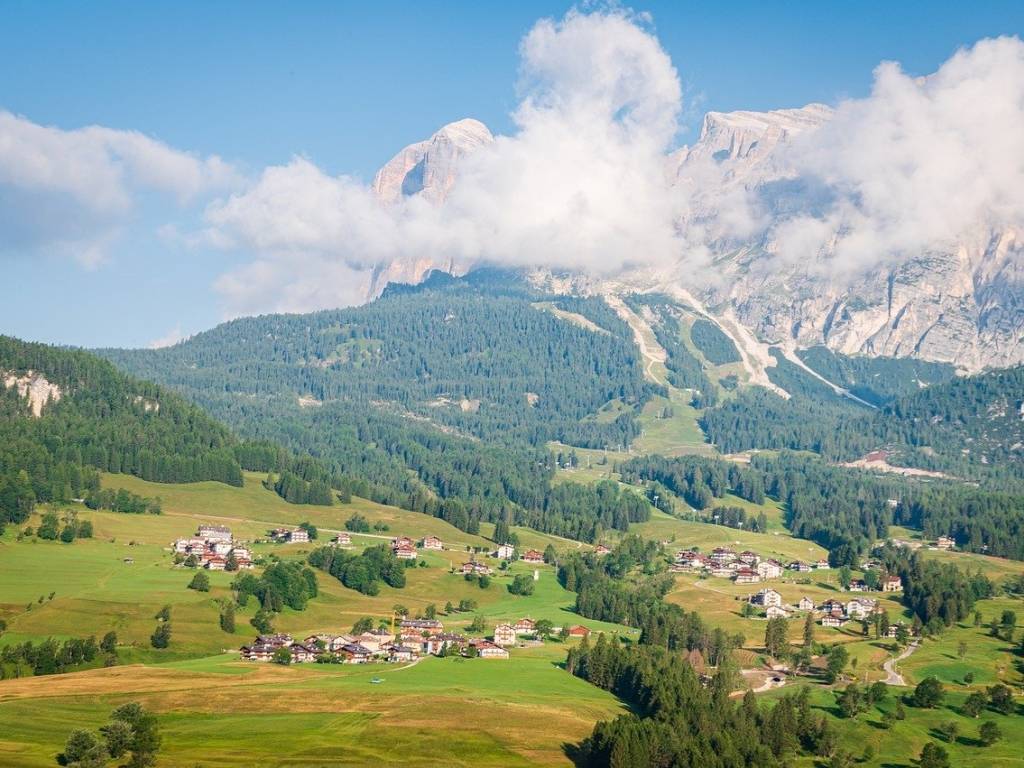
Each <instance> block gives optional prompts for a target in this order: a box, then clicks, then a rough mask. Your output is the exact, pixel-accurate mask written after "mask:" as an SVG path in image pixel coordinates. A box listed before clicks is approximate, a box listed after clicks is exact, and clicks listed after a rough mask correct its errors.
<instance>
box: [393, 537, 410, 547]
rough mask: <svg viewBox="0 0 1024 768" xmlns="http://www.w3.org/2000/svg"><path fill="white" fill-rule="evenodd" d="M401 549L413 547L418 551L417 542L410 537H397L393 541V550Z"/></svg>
mask: <svg viewBox="0 0 1024 768" xmlns="http://www.w3.org/2000/svg"><path fill="white" fill-rule="evenodd" d="M399 547H412V548H413V549H416V542H415V541H413V540H412V539H410V538H409V537H408V536H396V537H395V538H393V539H392V540H391V548H392V549H398V548H399Z"/></svg>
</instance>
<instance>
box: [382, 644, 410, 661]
mask: <svg viewBox="0 0 1024 768" xmlns="http://www.w3.org/2000/svg"><path fill="white" fill-rule="evenodd" d="M415 657H416V651H414V650H413V649H412V648H409V647H407V646H404V645H393V646H391V648H390V649H389V650H388V661H392V662H399V661H412V660H413V659H414V658H415Z"/></svg>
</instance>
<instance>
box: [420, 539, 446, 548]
mask: <svg viewBox="0 0 1024 768" xmlns="http://www.w3.org/2000/svg"><path fill="white" fill-rule="evenodd" d="M421 546H422V547H423V548H424V549H444V544H442V543H441V540H440V539H439V538H437V536H424V537H423V541H422V542H421Z"/></svg>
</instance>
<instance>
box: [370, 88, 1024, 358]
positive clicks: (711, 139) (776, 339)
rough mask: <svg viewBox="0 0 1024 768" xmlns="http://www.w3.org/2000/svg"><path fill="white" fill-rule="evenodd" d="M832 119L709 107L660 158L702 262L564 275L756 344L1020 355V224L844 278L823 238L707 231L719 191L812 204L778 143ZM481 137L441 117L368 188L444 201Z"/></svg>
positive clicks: (447, 264) (422, 267)
mask: <svg viewBox="0 0 1024 768" xmlns="http://www.w3.org/2000/svg"><path fill="white" fill-rule="evenodd" d="M831 117H832V110H831V109H830V108H829V107H826V106H824V105H820V104H810V105H808V106H806V107H803V108H801V109H784V110H775V111H771V112H732V113H718V112H711V113H708V115H707V116H706V117H705V119H704V123H703V126H702V130H701V134H700V138H699V139H698V140H697V141H696V142H695V143H694V144H693V146H690V147H683V148H682V149H680V150H678V151H676V152H674V153H672V154H671V155H669V156H668V157H667V158H666V163H665V176H666V183H667V184H669V185H678V186H679V187H680V188H683V187H686V189H687V199H688V200H690V201H691V203H690V206H689V208H688V210H687V211H686V213H685V214H681V215H680V220H679V227H680V229H681V230H682V231H686V230H687V228H692V229H693V230H694V231H696V230H697V226H698V225H699V227H700V231H701V232H702V233H704V235H703V236H704V237H705V238H706V239H705V240H704V241H703V242H701V243H700V244H699V245H700V246H702V247H706V248H707V249H708V251H709V252H710V253H711V255H712V257H713V264H714V267H713V269H706V270H694V269H692V268H689V267H685V266H684V267H681V268H679V269H677V270H663V271H661V272H655V271H653V270H649V271H643V272H633V273H630V274H628V275H621V276H617V277H616V278H615V279H614V280H611V281H603V282H604V283H605V284H604V286H603V287H601V286H598V282H600V281H595V280H593V279H590V278H587V277H586V276H584V275H581V276H579V279H575V280H570V281H569V283H570V284H571V285H574V286H577V287H579V288H580V290H600V291H601V292H604V293H608V292H609V291H611V292H623V291H630V290H658V291H661V292H664V293H668V294H674V295H678V294H679V292H680V291H682V292H686V293H687V295H691V296H693V297H695V298H696V299H698V300H699V301H700V303H701V304H702V305H703V307H704V308H705V309H706V311H707V312H708V314H709V316H711V317H712V319H714V318H715V317H716V316H718V317H719V318H728V319H729V320H728V321H729V322H733V321H735V322H738V323H740V324H742V325H743V326H744V327H745V328H746V329H748V330H749V331H750V332H751V333H752V334H753V336H754V337H756V339H758V340H759V341H760V342H763V343H782V344H785V345H787V346H797V347H806V346H813V345H816V344H825V345H827V346H828V347H830V348H832V349H834V350H836V351H839V352H843V353H845V354H866V355H887V356H900V357H902V356H912V357H920V358H924V359H928V360H938V361H943V362H950V363H954V364H956V365H957V366H959V367H960V368H961V369H963V370H966V371H977V370H980V369H982V368H984V367H988V366H996V367H1000V366H1009V365H1015V364H1020V363H1024V222H1022V223H1021V225H1020V226H1019V227H1017V228H1008V229H1005V230H1003V231H993V230H991V229H987V228H986V227H985V226H982V225H979V226H978V228H977V230H976V231H974V232H971V233H969V236H965V237H963V238H962V239H961V240H960V241H957V242H948V243H944V244H942V245H941V246H934V247H932V248H931V249H930V250H929V251H928V252H924V253H921V254H919V255H916V256H914V257H912V258H909V259H904V260H903V261H902V262H901V263H900V264H899V265H898V266H892V267H887V266H877V267H875V268H873V269H871V270H870V271H869V272H867V273H862V274H857V275H855V276H852V277H849V276H847V277H842V276H836V275H834V274H833V273H832V271H831V270H830V269H828V268H827V265H828V263H829V260H830V259H831V258H832V257H833V256H834V253H833V252H830V249H829V248H828V247H826V248H825V249H824V250H823V251H822V253H820V254H819V258H818V260H817V261H816V262H813V263H804V262H796V263H794V262H793V261H787V260H786V259H785V258H779V257H780V255H783V256H784V254H780V252H779V251H780V249H779V247H778V245H777V244H776V243H774V242H773V241H772V240H771V237H770V235H766V234H764V232H765V231H766V230H764V229H761V230H760V234H757V235H752V236H748V237H746V238H737V237H736V236H735V235H728V234H726V233H725V232H722V231H719V230H717V229H716V226H717V224H716V215H717V214H718V213H719V212H720V209H721V205H722V200H723V199H726V198H727V196H728V195H730V194H740V195H751V194H753V195H758V196H759V200H760V202H761V203H762V204H763V206H764V211H766V215H767V216H768V217H770V218H771V219H772V220H779V221H781V220H783V219H784V218H785V217H787V216H791V215H793V214H794V213H801V212H804V211H808V210H813V206H814V205H815V200H814V199H813V197H812V196H809V195H807V194H805V191H804V190H800V189H797V190H796V191H794V189H793V187H796V186H798V185H797V183H796V181H795V180H794V177H793V172H792V170H791V168H790V167H789V166H788V164H787V163H786V151H787V147H788V146H790V145H791V143H792V142H793V141H795V140H798V139H799V137H801V136H803V135H805V134H808V132H812V131H814V130H816V129H818V128H819V127H820V126H822V125H824V124H825V123H827V122H828V121H829V120H830V119H831ZM491 141H493V137H492V136H491V133H490V131H489V130H488V129H487V128H486V126H484V125H483V124H482V123H480V122H478V121H476V120H461V121H459V122H457V123H452V124H450V125H447V126H445V127H444V128H442V129H441V130H440V131H438V132H437V133H436V134H434V135H433V136H432V137H431V138H430V139H428V140H426V141H422V142H418V143H416V144H412V145H410V146H408V147H406V148H405V149H403V150H402V151H401V152H399V153H398V154H397V155H396V156H395V157H394V158H393V159H392V160H391V161H389V162H388V163H387V164H386V165H385V166H384V167H383V168H381V170H380V171H379V172H378V174H377V176H376V178H375V180H374V189H375V191H376V193H377V195H378V196H379V198H380V199H381V201H382V202H384V203H385V204H389V203H393V202H394V201H396V200H399V199H401V198H402V197H410V196H419V197H421V198H424V199H426V200H428V201H430V202H431V203H433V204H437V205H443V204H444V200H445V198H446V196H447V194H448V192H449V190H450V189H451V188H452V186H453V185H454V184H456V183H458V164H459V162H460V160H461V159H462V158H464V157H466V156H467V155H469V154H470V153H472V152H474V151H476V150H478V149H479V148H480V147H483V146H486V145H487V144H489V143H490V142H491ZM768 231H770V228H769V230H768ZM680 256H681V263H683V264H685V260H684V259H683V256H684V254H680ZM434 269H440V270H443V271H447V272H453V271H456V267H455V265H454V263H453V262H451V261H444V260H441V261H439V260H436V259H425V258H417V257H411V258H408V259H403V260H399V261H396V262H394V263H391V264H388V265H386V266H384V267H380V268H378V269H377V270H376V271H375V272H374V274H373V275H372V279H371V280H370V282H369V290H368V295H367V298H368V299H371V298H374V297H375V296H377V295H379V294H380V292H381V291H382V290H383V289H384V286H386V285H387V283H388V282H404V283H416V282H419V281H420V280H422V279H423V278H424V277H425V276H426V275H427V274H428V273H429V272H430V271H431V270H434ZM701 273H702V274H701ZM547 279H549V280H550V276H549V278H547ZM582 286H588V287H587V288H582ZM609 286H610V287H609Z"/></svg>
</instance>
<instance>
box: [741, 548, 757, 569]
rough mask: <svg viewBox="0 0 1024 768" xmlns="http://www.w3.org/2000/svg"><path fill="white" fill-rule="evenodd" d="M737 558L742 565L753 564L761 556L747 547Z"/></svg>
mask: <svg viewBox="0 0 1024 768" xmlns="http://www.w3.org/2000/svg"><path fill="white" fill-rule="evenodd" d="M737 559H738V560H739V561H740V562H741V563H743V564H744V565H750V566H754V565H757V564H758V563H759V562H760V561H761V556H760V555H758V554H757V552H751V551H750V550H749V549H748V550H746V551H745V552H740V554H739V557H738V558H737Z"/></svg>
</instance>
